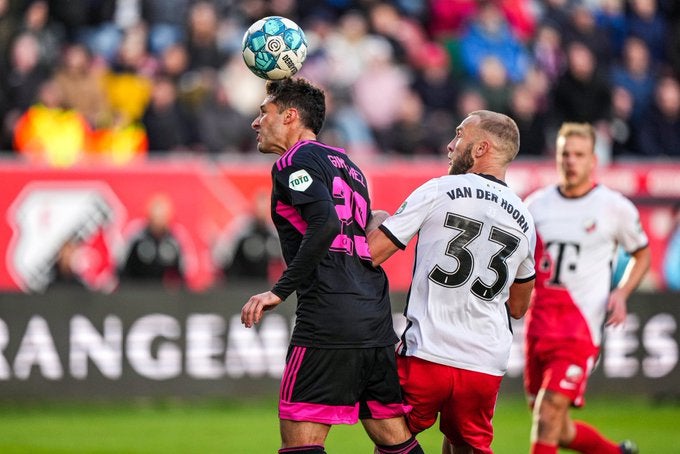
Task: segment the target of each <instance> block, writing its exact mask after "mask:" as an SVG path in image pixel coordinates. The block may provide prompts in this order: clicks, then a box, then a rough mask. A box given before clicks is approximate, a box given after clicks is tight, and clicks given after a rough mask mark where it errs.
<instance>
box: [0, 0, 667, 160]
mask: <svg viewBox="0 0 680 454" xmlns="http://www.w3.org/2000/svg"><path fill="white" fill-rule="evenodd" d="M267 15H281V16H285V17H289V18H291V19H293V20H295V21H296V22H297V23H298V24H300V25H301V26H302V28H303V29H304V30H305V32H306V35H307V39H308V41H309V55H308V57H307V60H306V62H305V64H304V66H303V68H302V70H301V73H300V74H301V75H302V76H305V77H307V78H309V79H311V80H313V81H314V82H315V83H317V84H320V85H321V86H323V87H324V88H325V89H326V90H327V92H328V97H329V100H330V101H331V102H330V103H329V104H330V105H329V115H328V120H327V123H326V126H325V128H324V131H323V133H322V136H321V139H322V140H324V141H326V142H329V143H335V144H338V145H341V146H344V147H346V148H347V149H349V150H350V151H351V152H354V153H368V154H377V153H393V154H398V155H404V156H416V155H418V156H419V155H435V154H438V153H441V150H443V147H444V145H445V144H446V142H447V140H448V135H449V134H450V132H451V130H452V128H453V126H454V125H456V124H458V122H459V121H460V120H461V119H462V118H464V116H465V113H466V112H470V111H472V110H475V109H481V108H488V109H491V110H495V111H498V112H502V113H506V114H508V115H510V116H511V117H512V118H514V119H515V120H516V121H517V123H518V125H519V127H520V133H521V137H522V149H521V155H522V156H543V155H547V154H549V153H550V151H551V150H550V147H551V145H550V144H551V142H552V138H553V137H554V135H555V131H556V128H557V127H558V126H559V124H561V123H562V122H563V121H581V122H591V123H593V124H595V125H596V127H597V131H598V135H599V139H602V140H600V142H601V143H602V144H604V145H603V149H602V150H600V152H601V155H602V156H605V157H606V158H608V159H609V158H611V159H619V158H622V157H626V158H627V157H634V158H646V157H663V156H666V157H678V156H680V2H677V1H672V0H628V1H625V0H580V1H577V0H542V1H539V0H496V1H483V0H392V1H385V0H383V1H379V0H323V1H317V0H315V1H312V0H297V1H296V0H243V1H235V0H214V1H204V0H199V1H196V0H0V55H1V57H2V58H1V59H0V79H1V80H0V118H2V129H1V133H0V149H1V150H5V152H9V153H20V154H22V155H25V156H27V157H28V159H36V160H40V161H46V162H48V163H50V164H52V165H55V166H60V167H68V166H70V165H72V164H74V163H79V162H81V163H82V162H87V161H88V160H90V159H102V158H103V159H106V160H107V162H113V163H116V164H124V163H126V162H129V161H130V160H132V159H134V158H135V157H139V156H145V155H150V154H153V155H162V154H168V153H172V152H181V153H191V154H202V155H208V156H213V155H219V154H222V153H229V152H237V153H254V152H255V150H256V147H255V145H254V139H255V135H254V134H253V133H252V131H251V130H250V127H249V125H250V122H251V121H252V119H253V117H254V116H255V115H256V113H257V109H258V107H259V103H260V101H261V99H262V94H263V90H264V87H263V83H262V80H261V79H258V78H257V77H255V76H254V75H252V74H251V73H250V72H249V71H248V69H247V68H246V67H245V65H244V64H243V61H242V57H241V40H242V36H243V33H244V31H245V30H246V28H247V27H248V26H249V25H250V24H251V23H253V22H254V21H255V20H257V19H259V18H261V17H264V16H267Z"/></svg>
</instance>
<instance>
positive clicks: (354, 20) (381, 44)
mask: <svg viewBox="0 0 680 454" xmlns="http://www.w3.org/2000/svg"><path fill="white" fill-rule="evenodd" d="M325 47H326V55H327V61H328V63H327V65H326V68H325V69H326V71H327V79H325V80H328V83H329V85H330V86H331V87H332V88H338V89H344V88H349V87H351V86H352V85H353V84H354V83H355V82H356V81H357V80H358V79H359V78H360V77H361V76H362V75H363V74H364V73H365V72H366V68H367V66H368V64H369V63H370V61H371V59H372V58H373V57H375V54H376V52H375V51H376V49H385V47H387V48H388V49H389V51H390V52H391V49H392V48H391V46H390V44H389V42H388V41H387V39H386V38H384V37H382V36H379V35H375V34H371V33H369V31H368V21H367V19H366V17H365V16H364V14H363V13H361V12H360V11H356V10H352V11H349V12H347V13H345V14H343V15H342V16H341V17H340V18H339V19H338V23H337V26H336V28H335V30H333V31H332V32H331V34H330V36H328V38H327V39H326V42H325ZM348 56H351V57H350V58H348ZM390 58H392V56H391V55H390Z"/></svg>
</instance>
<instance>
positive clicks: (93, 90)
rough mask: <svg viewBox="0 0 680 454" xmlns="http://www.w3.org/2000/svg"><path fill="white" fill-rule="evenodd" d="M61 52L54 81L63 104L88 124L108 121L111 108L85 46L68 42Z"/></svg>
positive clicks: (95, 124)
mask: <svg viewBox="0 0 680 454" xmlns="http://www.w3.org/2000/svg"><path fill="white" fill-rule="evenodd" d="M62 55H63V56H62V61H61V65H60V66H59V68H58V69H57V71H56V73H55V75H54V81H55V83H56V84H57V85H58V86H59V89H60V90H61V93H62V95H63V97H64V106H65V107H67V108H70V109H75V110H77V111H78V112H80V113H81V114H83V116H85V118H86V119H87V121H88V122H89V123H90V125H91V126H92V127H97V126H101V125H104V124H106V123H107V122H109V121H110V120H111V112H110V109H109V107H108V102H107V100H106V92H105V91H104V87H103V82H102V75H103V71H102V70H100V69H97V68H95V64H94V62H93V60H92V56H91V55H90V53H89V51H88V50H87V48H86V47H85V46H84V45H82V44H72V45H70V46H67V47H66V48H65V49H64V52H63V54H62ZM104 71H105V69H104Z"/></svg>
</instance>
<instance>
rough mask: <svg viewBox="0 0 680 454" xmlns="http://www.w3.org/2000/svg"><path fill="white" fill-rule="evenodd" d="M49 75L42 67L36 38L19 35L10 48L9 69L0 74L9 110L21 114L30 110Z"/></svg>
mask: <svg viewBox="0 0 680 454" xmlns="http://www.w3.org/2000/svg"><path fill="white" fill-rule="evenodd" d="M49 75H50V72H49V70H48V69H47V68H45V67H43V66H41V65H40V47H39V43H38V40H37V39H36V38H35V36H33V35H31V34H30V33H20V34H19V35H17V37H16V38H15V39H14V41H12V45H11V48H10V56H9V68H7V70H4V69H3V71H1V72H0V77H2V83H1V84H0V86H2V89H3V90H4V92H5V94H6V96H7V105H8V108H9V109H8V110H10V111H11V110H18V111H19V113H21V112H23V111H24V110H26V109H28V108H29V106H31V104H33V103H34V102H35V99H36V93H37V92H38V87H39V86H40V84H42V83H43V81H45V80H46V79H47V78H48V77H49Z"/></svg>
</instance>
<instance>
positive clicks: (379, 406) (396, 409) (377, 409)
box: [366, 400, 413, 419]
mask: <svg viewBox="0 0 680 454" xmlns="http://www.w3.org/2000/svg"><path fill="white" fill-rule="evenodd" d="M366 405H368V408H369V410H370V411H371V416H372V417H373V419H390V418H396V417H398V416H404V415H407V414H408V413H409V412H410V411H411V408H413V407H411V406H410V405H402V404H383V403H380V402H378V401H375V400H369V401H367V402H366Z"/></svg>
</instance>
